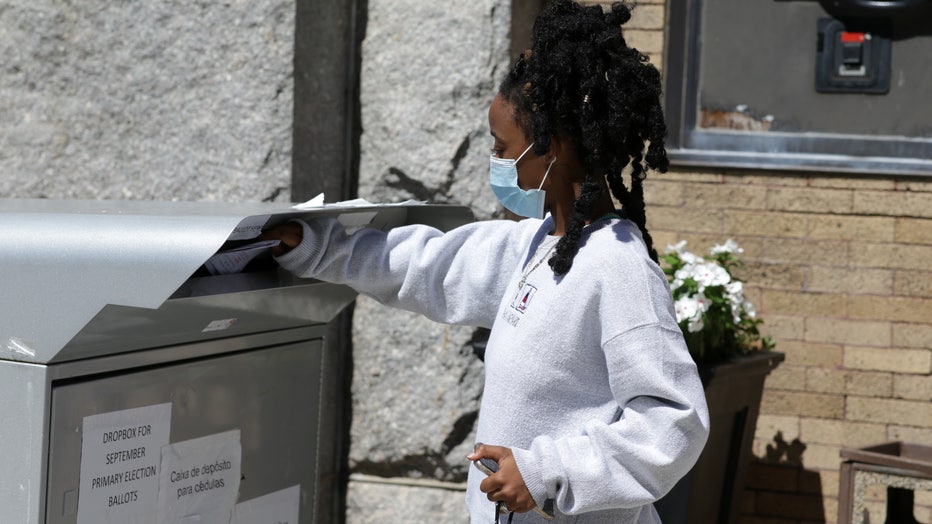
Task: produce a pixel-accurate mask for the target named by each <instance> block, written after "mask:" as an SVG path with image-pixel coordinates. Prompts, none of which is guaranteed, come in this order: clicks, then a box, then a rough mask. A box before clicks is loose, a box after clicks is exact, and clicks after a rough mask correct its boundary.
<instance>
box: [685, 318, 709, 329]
mask: <svg viewBox="0 0 932 524" xmlns="http://www.w3.org/2000/svg"><path fill="white" fill-rule="evenodd" d="M703 327H705V325H704V324H703V323H702V315H699V317H698V318H694V319H692V320H690V321H689V325H688V326H686V329H688V330H689V332H690V333H698V332H699V331H702V328H703Z"/></svg>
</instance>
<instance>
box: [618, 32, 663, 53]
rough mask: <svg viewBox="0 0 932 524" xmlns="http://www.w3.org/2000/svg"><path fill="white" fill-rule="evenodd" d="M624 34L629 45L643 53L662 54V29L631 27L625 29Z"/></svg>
mask: <svg viewBox="0 0 932 524" xmlns="http://www.w3.org/2000/svg"><path fill="white" fill-rule="evenodd" d="M624 35H625V42H627V43H628V47H631V48H633V49H637V50H638V51H640V52H642V53H657V54H660V53H662V52H663V33H662V32H660V31H645V30H643V29H630V30H626V31H624Z"/></svg>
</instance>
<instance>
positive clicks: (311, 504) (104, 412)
mask: <svg viewBox="0 0 932 524" xmlns="http://www.w3.org/2000/svg"><path fill="white" fill-rule="evenodd" d="M316 217H332V218H336V219H338V220H340V221H341V222H343V223H344V225H345V226H346V227H347V229H353V228H359V227H363V226H366V227H375V228H380V229H383V230H387V229H390V228H393V227H397V226H402V225H405V224H411V223H425V224H429V225H433V226H435V227H437V228H439V229H443V230H447V229H450V228H452V227H455V226H457V225H460V224H463V223H466V222H468V221H471V220H472V219H473V216H472V213H471V212H470V211H469V210H468V209H466V208H463V207H456V206H431V205H417V204H401V205H371V204H365V203H363V204H356V205H345V206H337V205H328V206H324V207H319V208H314V209H297V208H291V207H288V206H287V205H281V204H258V203H255V204H249V203H244V204H223V203H210V202H206V203H191V202H117V201H51V200H0V237H2V242H0V245H2V246H3V253H2V255H0V278H2V279H3V286H2V299H0V442H2V443H3V448H2V452H0V523H3V524H38V523H46V524H75V523H77V524H90V523H93V524H106V523H121V524H125V523H153V524H155V523H159V524H161V523H172V524H176V523H177V524H181V523H184V524H195V523H197V524H213V523H223V524H228V523H230V524H278V523H288V524H298V523H301V524H309V523H318V522H325V521H326V520H327V519H329V518H334V516H333V515H330V513H331V511H330V510H329V509H323V510H322V506H323V505H326V504H332V501H333V499H334V492H333V490H334V489H335V486H337V483H338V482H339V479H335V478H333V476H334V475H335V471H336V466H335V465H334V464H335V460H334V456H333V455H334V452H333V450H334V443H333V441H334V439H336V438H338V437H335V436H334V435H335V434H336V432H335V430H334V428H333V427H332V426H333V422H332V421H331V420H327V418H328V417H331V416H333V411H334V410H333V409H332V406H331V404H332V403H333V398H332V396H333V395H334V393H333V391H332V388H331V390H330V391H329V392H328V390H327V388H325V385H326V384H330V385H332V384H333V380H336V379H335V378H334V376H333V375H334V374H335V373H336V372H337V371H336V370H335V369H332V368H333V366H334V362H336V361H337V358H336V357H335V356H334V355H332V354H329V353H332V350H329V351H328V349H327V348H328V347H329V345H328V344H325V340H324V339H325V334H326V333H328V326H329V324H328V323H329V322H330V321H331V320H332V319H333V318H334V317H335V316H336V315H337V314H338V313H339V312H340V311H341V310H342V309H343V308H344V307H345V306H346V305H348V304H349V303H350V302H352V301H353V300H354V298H355V296H356V294H355V292H354V291H353V290H352V289H350V288H348V287H346V286H341V285H334V284H329V283H324V282H320V281H316V280H311V279H299V278H296V277H294V276H292V275H291V274H289V273H287V272H286V271H284V270H282V269H281V268H278V267H277V266H276V264H275V262H274V259H272V257H271V254H270V250H269V249H268V247H264V248H263V247H262V246H261V245H259V246H256V245H255V243H256V242H257V241H258V240H257V238H256V236H257V235H258V233H259V232H260V231H261V230H263V229H265V228H268V227H270V226H273V225H276V224H279V223H283V222H286V221H288V220H290V219H294V218H316ZM218 254H219V255H218ZM331 331H334V330H331ZM331 342H332V341H331ZM328 395H330V398H329V399H328ZM328 432H329V433H328Z"/></svg>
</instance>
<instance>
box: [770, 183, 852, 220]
mask: <svg viewBox="0 0 932 524" xmlns="http://www.w3.org/2000/svg"><path fill="white" fill-rule="evenodd" d="M767 193H768V194H767V209H770V210H772V211H798V212H806V213H820V214H821V213H836V214H846V213H850V212H851V209H852V204H851V196H852V194H853V191H850V190H844V189H814V188H812V187H807V188H770V189H768V191H767Z"/></svg>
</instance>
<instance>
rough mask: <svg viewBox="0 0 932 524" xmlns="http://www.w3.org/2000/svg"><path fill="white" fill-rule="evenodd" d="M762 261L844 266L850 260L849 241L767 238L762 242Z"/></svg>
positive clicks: (801, 264) (800, 264)
mask: <svg viewBox="0 0 932 524" xmlns="http://www.w3.org/2000/svg"><path fill="white" fill-rule="evenodd" d="M761 244H762V247H763V252H762V253H761V256H760V258H761V261H762V262H785V263H792V264H795V265H799V266H807V265H813V264H815V265H821V266H844V265H847V260H848V244H849V243H848V242H845V241H843V240H813V239H810V238H765V239H764V240H763V242H762V243H761Z"/></svg>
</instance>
